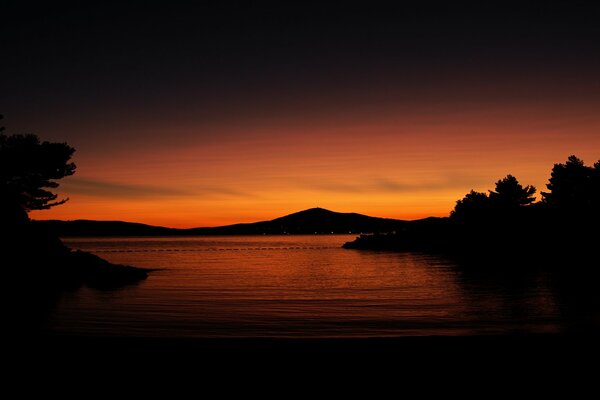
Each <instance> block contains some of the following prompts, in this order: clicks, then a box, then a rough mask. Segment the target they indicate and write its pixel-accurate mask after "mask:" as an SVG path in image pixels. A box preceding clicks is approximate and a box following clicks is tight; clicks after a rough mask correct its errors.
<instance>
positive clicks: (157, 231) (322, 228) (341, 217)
mask: <svg viewBox="0 0 600 400" xmlns="http://www.w3.org/2000/svg"><path fill="white" fill-rule="evenodd" d="M407 223H408V221H402V220H397V219H388V218H378V217H370V216H367V215H362V214H357V213H339V212H334V211H330V210H326V209H324V208H310V209H308V210H304V211H300V212H296V213H293V214H289V215H286V216H283V217H279V218H275V219H273V220H269V221H259V222H253V223H243V224H234V225H226V226H218V227H205V228H189V229H175V228H165V227H160V226H152V225H145V224H139V223H131V222H122V221H90V220H76V221H57V220H49V221H35V224H36V225H37V226H39V227H40V228H42V229H44V230H45V231H47V232H50V233H53V234H56V235H59V236H178V235H182V236H184V235H285V234H292V235H301V234H332V233H337V234H341V233H374V232H393V231H395V230H397V229H399V228H401V227H402V226H404V225H405V224H407Z"/></svg>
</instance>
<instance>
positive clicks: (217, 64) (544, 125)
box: [0, 1, 600, 227]
mask: <svg viewBox="0 0 600 400" xmlns="http://www.w3.org/2000/svg"><path fill="white" fill-rule="evenodd" d="M12 3H14V4H12V5H10V6H7V7H5V8H4V9H3V12H4V14H3V16H4V18H3V23H2V24H0V37H2V38H3V49H2V54H3V59H2V63H0V67H1V68H2V73H0V79H2V81H1V83H2V85H1V86H2V90H1V91H0V112H1V113H2V114H3V115H4V116H5V119H4V120H3V125H6V128H7V130H6V132H7V133H36V134H38V135H39V136H40V137H41V138H42V139H44V140H50V141H61V142H62V141H66V142H67V143H69V144H70V145H72V146H73V147H75V148H76V150H77V152H76V154H75V157H74V161H75V162H76V163H77V166H78V168H77V172H76V174H75V175H74V176H72V177H69V178H67V179H64V181H62V182H61V187H60V190H59V192H60V195H61V196H65V197H69V198H70V201H69V202H68V203H67V204H65V205H63V206H60V207H56V208H54V209H52V210H48V211H40V212H33V213H32V217H33V218H39V219H52V218H59V219H99V220H126V221H134V222H142V223H147V224H155V225H164V226H172V227H196V226H215V225H223V224H232V223H237V222H251V221H257V220H266V219H271V218H275V217H279V216H282V215H285V214H289V213H293V212H296V211H300V210H303V209H306V208H311V207H317V206H318V207H323V208H327V209H331V210H334V211H341V212H358V213H362V214H367V215H373V216H381V217H390V218H401V219H415V218H421V217H426V216H430V215H437V216H445V215H448V213H449V212H450V211H451V210H452V208H453V207H454V204H455V201H456V200H457V199H460V198H461V197H462V196H463V195H464V194H465V193H467V192H468V191H469V190H471V189H475V190H479V191H485V190H488V189H492V188H493V186H494V182H495V181H497V180H498V179H501V178H503V177H504V176H506V175H507V174H513V175H515V176H516V177H517V178H518V179H519V180H520V181H521V183H522V184H524V185H525V184H533V185H535V186H536V187H537V188H538V189H539V190H543V189H544V188H545V184H546V183H547V180H548V178H549V175H550V170H551V169H552V165H553V164H554V163H557V162H564V161H565V160H566V158H567V157H568V156H569V155H571V154H575V155H577V156H579V157H580V158H582V159H583V160H584V161H586V162H587V163H588V164H591V163H593V162H594V161H597V160H598V159H600V113H599V112H598V110H600V79H599V78H598V76H599V75H598V71H600V57H599V56H598V55H599V54H600V41H599V40H598V39H597V38H598V12H597V11H598V9H597V6H596V5H594V4H593V3H590V9H589V10H588V9H585V8H584V7H583V6H582V5H580V4H573V5H571V4H570V3H568V2H562V3H561V4H558V5H554V4H550V3H548V4H544V5H541V6H540V5H537V4H528V3H527V2H523V4H519V6H518V7H512V6H510V5H509V4H507V5H502V6H496V5H493V4H488V2H480V3H479V4H477V5H468V6H461V5H460V4H455V3H449V4H447V5H443V4H442V5H438V4H436V5H435V7H434V6H432V5H429V4H427V2H413V3H414V4H413V3H411V4H409V3H407V4H403V7H392V8H389V9H386V8H384V7H383V6H379V5H375V4H370V3H369V4H366V3H365V4H362V3H361V5H360V6H353V5H352V4H350V3H348V4H345V5H344V7H339V5H338V4H337V3H335V2H334V3H331V4H329V3H328V2H319V3H318V4H316V5H314V6H313V5H312V4H310V3H309V2H306V4H305V3H302V4H300V3H299V4H298V5H295V4H291V3H290V2H280V4H279V5H277V6H275V5H272V6H271V5H269V7H266V8H262V7H260V6H259V5H257V4H254V2H213V3H215V4H208V3H207V2H185V3H182V4H179V3H178V2H158V3H157V4H150V3H153V2H147V3H148V4H146V3H144V6H143V7H140V6H139V4H137V2H133V3H135V4H133V3H132V4H130V2H126V1H125V2H119V3H118V4H115V5H112V4H111V3H110V2H104V3H102V4H100V3H99V4H97V5H96V4H94V5H90V4H88V3H87V2H80V4H79V3H78V4H73V5H69V6H65V5H62V6H61V5H60V4H55V2H51V3H50V2H49V3H48V4H41V5H37V4H36V7H32V6H31V5H30V4H28V2H12ZM217 3H218V4H217ZM238 3H240V4H238ZM241 3H244V4H241ZM246 3H247V4H246ZM288 3H289V4H288ZM421 3H423V4H421Z"/></svg>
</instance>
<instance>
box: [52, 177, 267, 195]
mask: <svg viewBox="0 0 600 400" xmlns="http://www.w3.org/2000/svg"><path fill="white" fill-rule="evenodd" d="M62 189H63V191H64V192H65V193H73V194H80V195H86V196H94V197H96V196H97V197H107V198H131V199H139V198H155V197H171V198H172V197H185V198H189V197H194V196H203V197H256V196H255V195H253V194H249V193H245V192H241V191H238V190H235V189H229V188H227V187H216V186H211V187H206V186H203V187H201V188H197V187H194V188H186V189H180V188H173V187H169V186H154V185H140V184H135V183H121V182H111V181H104V180H97V179H89V178H75V177H74V178H69V179H68V180H66V181H65V182H64V183H63V185H62Z"/></svg>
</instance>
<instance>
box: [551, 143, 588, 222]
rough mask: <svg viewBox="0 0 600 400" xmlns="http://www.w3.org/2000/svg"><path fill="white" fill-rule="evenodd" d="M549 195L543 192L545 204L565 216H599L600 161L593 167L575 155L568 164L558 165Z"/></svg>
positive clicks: (555, 168)
mask: <svg viewBox="0 0 600 400" xmlns="http://www.w3.org/2000/svg"><path fill="white" fill-rule="evenodd" d="M546 187H547V188H548V190H549V192H542V198H543V203H545V204H546V205H548V206H549V207H551V208H553V209H555V210H559V211H562V212H577V213H580V212H589V211H595V212H597V208H598V207H599V206H600V161H598V162H596V163H595V164H594V166H593V167H589V166H586V165H585V164H584V162H583V161H582V160H581V159H579V158H577V157H576V156H574V155H572V156H569V158H568V159H567V161H566V162H565V163H564V164H554V168H552V173H551V177H550V182H549V183H548V184H547V185H546Z"/></svg>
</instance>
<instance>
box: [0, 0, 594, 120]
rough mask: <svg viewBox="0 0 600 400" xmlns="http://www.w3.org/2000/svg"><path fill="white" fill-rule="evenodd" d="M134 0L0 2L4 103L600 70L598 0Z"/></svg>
mask: <svg viewBox="0 0 600 400" xmlns="http://www.w3.org/2000/svg"><path fill="white" fill-rule="evenodd" d="M23 3H25V5H23ZM144 3H145V2H118V4H116V5H110V4H108V5H107V4H102V3H100V4H96V5H91V2H79V3H78V4H75V5H73V4H67V5H61V4H60V2H59V3H58V4H55V2H48V3H47V4H45V5H37V4H36V3H30V2H22V1H18V2H17V1H15V2H11V1H9V2H3V4H5V5H4V6H3V8H4V9H3V10H2V27H1V29H2V31H1V37H2V44H3V46H2V48H3V53H4V54H3V57H2V59H3V61H2V69H3V71H2V87H3V90H2V92H3V95H2V98H1V99H0V100H1V101H2V103H1V104H2V106H4V107H9V108H8V109H7V110H5V111H3V112H4V113H5V114H6V113H8V111H11V112H14V111H17V112H18V113H19V114H21V113H23V112H24V111H25V110H27V109H31V108H32V107H40V108H49V110H48V111H50V112H56V113H62V112H65V111H64V110H65V108H66V107H67V106H68V107H70V108H71V110H76V109H80V108H88V107H89V108H93V107H94V106H102V107H108V109H107V110H106V111H113V112H119V110H122V109H123V108H122V107H121V106H122V104H121V103H125V104H127V105H128V107H134V108H143V109H144V110H147V109H148V107H150V109H151V110H155V111H156V112H160V111H161V110H169V108H177V109H179V108H181V107H184V108H185V105H183V106H182V104H185V100H189V99H190V97H191V98H192V99H196V100H197V93H198V92H203V93H205V94H206V95H205V98H207V99H210V100H209V102H210V103H213V104H214V102H215V98H216V99H218V101H219V102H221V103H227V102H235V101H236V99H237V98H238V97H239V93H240V92H243V93H247V94H248V95H249V96H252V97H253V98H255V100H256V101H258V102H259V103H262V102H267V103H269V102H271V103H275V104H279V105H280V106H285V105H286V102H290V103H291V104H290V106H297V104H295V103H297V102H301V101H302V99H303V98H304V96H302V95H300V96H298V94H302V93H305V92H311V91H323V90H324V88H326V89H328V90H330V91H341V92H344V91H346V92H353V89H354V87H355V86H357V85H358V86H360V85H363V86H370V85H376V86H377V87H378V88H379V89H380V87H381V86H385V85H391V84H404V85H407V84H408V85H409V86H410V85H411V84H412V86H416V88H415V90H418V89H420V87H419V86H423V89H425V90H427V87H426V84H424V82H427V81H429V82H431V81H434V82H435V84H436V85H440V86H441V87H443V86H444V85H445V84H451V83H453V82H461V83H462V82H473V83H475V84H477V83H481V82H482V81H487V80H489V79H494V80H498V81H514V80H517V81H518V80H527V79H530V76H531V74H532V71H536V72H535V73H536V74H537V75H538V76H537V79H539V80H540V81H541V80H546V81H547V82H546V83H552V81H553V80H568V81H573V80H578V79H581V80H586V79H596V80H597V76H596V75H597V71H598V70H599V67H600V41H599V40H598V38H599V37H600V35H599V33H600V24H598V17H599V16H600V14H599V13H598V6H586V7H577V6H574V5H572V4H571V2H563V4H562V5H543V6H540V5H535V6H534V5H528V4H527V2H523V3H522V4H519V5H517V6H514V7H513V8H508V7H507V6H504V7H493V6H489V5H488V6H479V7H475V8H472V7H466V6H464V7H457V6H446V7H441V8H440V7H439V6H433V5H432V6H426V5H423V6H420V7H419V6H414V5H413V6H410V7H402V6H400V7H396V8H394V9H391V8H390V9H386V8H379V7H376V6H374V5H372V3H370V2H365V3H364V4H363V5H352V6H348V5H340V4H339V3H337V2H336V3H337V4H336V5H329V6H327V5H326V4H322V3H320V4H317V5H313V6H309V5H304V4H302V3H300V4H299V5H297V6H291V5H284V6H270V7H266V6H263V7H257V6H255V7H252V6H242V5H236V2H226V3H227V6H198V5H190V4H185V3H184V4H183V5H178V4H176V2H171V1H165V2H162V3H150V5H147V4H144ZM239 3H240V4H241V3H244V2H239ZM6 4H8V5H6ZM285 93H288V94H289V93H291V94H292V95H291V96H288V97H289V98H287V99H286V95H285ZM115 94H116V95H118V97H119V100H118V101H117V102H115ZM173 97H178V98H179V101H176V102H173V101H171V100H172V99H173ZM281 97H283V99H281ZM165 100H168V101H165ZM281 100H283V101H284V104H281V102H280V101H281ZM7 101H9V102H10V103H9V104H8V105H6V104H5V102H7ZM207 101H208V100H207ZM317 106H319V105H317ZM12 107H15V108H16V110H13V108H12Z"/></svg>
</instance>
